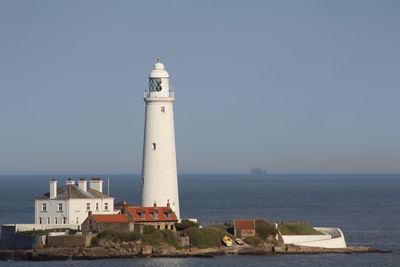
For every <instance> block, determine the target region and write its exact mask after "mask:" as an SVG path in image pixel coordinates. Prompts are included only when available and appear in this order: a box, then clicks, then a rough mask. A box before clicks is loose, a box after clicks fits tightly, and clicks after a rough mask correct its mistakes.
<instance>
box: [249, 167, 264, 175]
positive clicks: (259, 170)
mask: <svg viewBox="0 0 400 267" xmlns="http://www.w3.org/2000/svg"><path fill="white" fill-rule="evenodd" d="M250 172H251V174H252V175H267V169H262V168H261V167H259V168H252V169H250Z"/></svg>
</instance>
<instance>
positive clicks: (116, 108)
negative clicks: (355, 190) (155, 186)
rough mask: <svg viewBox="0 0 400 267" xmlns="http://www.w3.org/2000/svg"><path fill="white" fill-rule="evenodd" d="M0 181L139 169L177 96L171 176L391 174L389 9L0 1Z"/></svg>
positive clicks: (393, 115)
mask: <svg viewBox="0 0 400 267" xmlns="http://www.w3.org/2000/svg"><path fill="white" fill-rule="evenodd" d="M0 38H1V40H0V123H1V125H0V174H59V173H63V174H75V173H82V174H83V173H98V174H101V173H140V171H141V157H142V142H143V127H144V102H143V99H142V97H143V91H144V89H145V88H146V87H147V84H148V74H149V71H150V70H151V69H152V66H153V64H154V62H155V60H156V58H161V60H162V62H163V63H164V64H165V65H166V67H167V69H168V71H169V73H170V75H171V83H172V85H173V87H174V89H175V91H176V102H175V129H176V141H177V156H178V168H179V172H180V173H244V172H248V169H250V168H251V167H256V166H262V167H266V168H267V169H268V170H269V171H270V172H275V173H280V172H299V173H304V172H327V173H331V172H363V173H376V172H400V119H399V115H400V104H399V101H400V93H399V89H400V1H367V0H360V1H348V0H345V1H320V0H318V1H281V0H279V1H240V2H239V1H97V0H96V1H94V0H93V1H90V0H87V1H52V0H48V1H10V0H9V1H7V0H2V1H0Z"/></svg>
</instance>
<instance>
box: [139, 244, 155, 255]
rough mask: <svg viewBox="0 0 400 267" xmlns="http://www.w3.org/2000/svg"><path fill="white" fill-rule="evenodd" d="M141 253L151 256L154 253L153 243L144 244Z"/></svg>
mask: <svg viewBox="0 0 400 267" xmlns="http://www.w3.org/2000/svg"><path fill="white" fill-rule="evenodd" d="M140 254H141V255H143V256H150V255H151V254H153V247H152V246H151V245H145V246H143V247H142V250H141V251H140Z"/></svg>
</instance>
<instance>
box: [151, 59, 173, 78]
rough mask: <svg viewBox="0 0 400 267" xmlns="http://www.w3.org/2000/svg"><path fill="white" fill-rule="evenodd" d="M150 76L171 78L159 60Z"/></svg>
mask: <svg viewBox="0 0 400 267" xmlns="http://www.w3.org/2000/svg"><path fill="white" fill-rule="evenodd" d="M150 78H169V74H168V72H167V71H166V70H165V68H164V64H162V63H161V62H160V61H159V60H157V62H156V64H154V69H153V70H152V71H151V73H150Z"/></svg>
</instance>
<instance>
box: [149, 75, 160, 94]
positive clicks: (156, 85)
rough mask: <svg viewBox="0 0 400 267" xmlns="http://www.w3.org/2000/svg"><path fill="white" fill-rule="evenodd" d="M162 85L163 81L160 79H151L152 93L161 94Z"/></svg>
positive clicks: (150, 87)
mask: <svg viewBox="0 0 400 267" xmlns="http://www.w3.org/2000/svg"><path fill="white" fill-rule="evenodd" d="M161 83H162V81H161V79H160V78H150V84H149V89H150V92H160V91H161V89H162V87H161Z"/></svg>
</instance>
